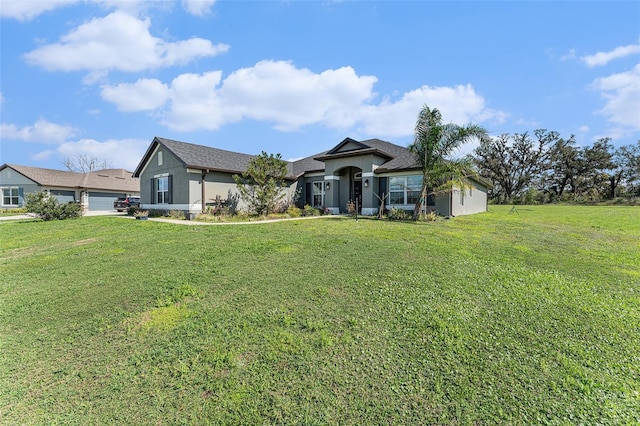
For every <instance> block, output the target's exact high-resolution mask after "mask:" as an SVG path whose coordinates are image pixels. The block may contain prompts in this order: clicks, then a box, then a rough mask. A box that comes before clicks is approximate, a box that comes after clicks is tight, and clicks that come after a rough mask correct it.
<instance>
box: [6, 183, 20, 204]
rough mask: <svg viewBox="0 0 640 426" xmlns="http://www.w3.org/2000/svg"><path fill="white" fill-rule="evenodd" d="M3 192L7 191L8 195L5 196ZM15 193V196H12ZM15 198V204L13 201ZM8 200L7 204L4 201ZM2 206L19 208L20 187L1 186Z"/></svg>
mask: <svg viewBox="0 0 640 426" xmlns="http://www.w3.org/2000/svg"><path fill="white" fill-rule="evenodd" d="M5 191H9V195H5ZM13 191H15V195H13ZM14 198H15V203H13V199H14ZM6 199H8V200H9V202H8V203H7V202H6V201H5V200H6ZM2 205H3V206H7V207H20V187H18V186H3V187H2Z"/></svg>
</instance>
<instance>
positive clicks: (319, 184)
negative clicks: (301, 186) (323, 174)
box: [311, 180, 325, 207]
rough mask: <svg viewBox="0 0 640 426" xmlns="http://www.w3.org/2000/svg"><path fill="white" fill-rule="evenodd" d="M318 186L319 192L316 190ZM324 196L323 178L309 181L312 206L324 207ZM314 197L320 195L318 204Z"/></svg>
mask: <svg viewBox="0 0 640 426" xmlns="http://www.w3.org/2000/svg"><path fill="white" fill-rule="evenodd" d="M318 188H319V193H317V192H316V191H317V190H318ZM324 196H325V182H324V181H323V180H316V181H313V182H311V202H312V204H313V205H312V207H324ZM316 197H320V202H321V203H320V204H316Z"/></svg>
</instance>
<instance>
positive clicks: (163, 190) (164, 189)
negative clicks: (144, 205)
mask: <svg viewBox="0 0 640 426" xmlns="http://www.w3.org/2000/svg"><path fill="white" fill-rule="evenodd" d="M168 199H169V176H160V177H158V178H156V204H167V201H168Z"/></svg>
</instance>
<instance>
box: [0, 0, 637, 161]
mask: <svg viewBox="0 0 640 426" xmlns="http://www.w3.org/2000/svg"><path fill="white" fill-rule="evenodd" d="M423 105H428V106H429V107H430V108H437V109H439V110H440V111H441V112H442V115H443V119H444V121H445V122H447V123H449V122H451V123H455V124H460V125H464V124H467V123H474V124H479V125H482V126H483V127H485V128H486V129H487V130H488V131H489V133H490V134H491V135H494V136H497V135H500V134H505V133H510V134H513V133H523V132H529V133H530V134H532V135H533V131H534V130H536V129H547V130H552V131H557V132H559V133H560V135H561V136H562V137H564V138H569V137H570V136H571V135H575V139H576V141H577V142H578V144H579V145H581V146H587V145H590V144H592V143H593V142H594V141H596V140H597V139H599V138H602V137H609V138H611V143H612V144H613V145H614V146H616V147H617V146H621V145H629V144H635V143H636V142H637V141H638V140H640V2H637V1H624V2H616V1H603V2H598V1H553V2H552V1H529V2H527V1H489V2H485V1H465V2H463V1H447V2H435V1H406V2H405V1H328V0H322V1H320V0H319V1H214V0H182V1H169V0H165V1H133V0H131V1H124V0H120V1H116V0H84V1H82V0H19V1H15V0H0V164H4V163H9V164H18V165H26V166H35V167H44V168H52V169H60V170H64V169H65V167H64V165H63V162H64V161H65V160H72V161H73V160H75V159H77V158H78V157H79V156H81V155H84V156H89V157H94V158H96V159H99V160H100V161H101V162H105V163H108V164H109V165H110V166H111V167H113V168H125V169H127V170H130V171H132V170H134V169H135V168H136V166H137V165H138V163H139V162H140V159H141V158H142V156H143V154H144V152H145V151H146V149H147V148H148V147H149V145H150V143H151V141H152V140H153V138H154V137H155V136H159V137H165V138H170V139H175V140H179V141H184V142H190V143H195V144H201V145H207V146H211V147H215V148H221V149H226V150H231V151H237V152H242V153H246V154H260V152H262V151H265V152H267V153H270V154H277V153H279V154H281V155H282V158H284V159H286V160H293V159H297V158H302V157H306V156H309V155H313V154H316V153H319V152H322V151H325V150H328V149H331V148H332V147H334V146H335V145H337V144H338V143H340V142H341V141H342V140H343V139H344V138H346V137H350V138H353V139H356V140H365V139H370V138H379V139H382V140H386V141H389V142H393V143H396V144H398V145H403V146H407V145H408V144H410V143H411V142H412V140H413V131H414V126H415V121H416V117H417V115H418V112H419V111H420V109H421V108H422V106H423ZM473 148H474V145H473V144H468V145H466V146H464V147H463V149H462V151H461V152H460V153H459V154H464V153H465V152H470V151H471V150H472V149H473Z"/></svg>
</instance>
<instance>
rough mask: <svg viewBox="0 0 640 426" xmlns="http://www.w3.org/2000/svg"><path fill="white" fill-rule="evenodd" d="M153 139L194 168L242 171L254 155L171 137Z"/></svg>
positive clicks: (186, 164) (187, 165)
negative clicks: (180, 140)
mask: <svg viewBox="0 0 640 426" xmlns="http://www.w3.org/2000/svg"><path fill="white" fill-rule="evenodd" d="M155 141H157V142H158V143H160V144H162V145H164V146H165V147H166V148H167V149H168V150H169V151H171V152H172V153H173V154H174V155H175V156H176V157H178V159H179V160H180V161H182V162H183V163H184V164H185V166H186V167H190V168H196V169H210V170H218V171H225V172H233V173H242V172H243V171H245V170H247V166H248V165H249V161H251V159H252V158H253V157H255V156H254V155H248V154H241V153H239V152H233V151H225V150H224V149H218V148H211V147H209V146H204V145H195V144H191V143H186V142H179V141H174V140H172V139H165V138H155V139H154V142H155Z"/></svg>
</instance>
